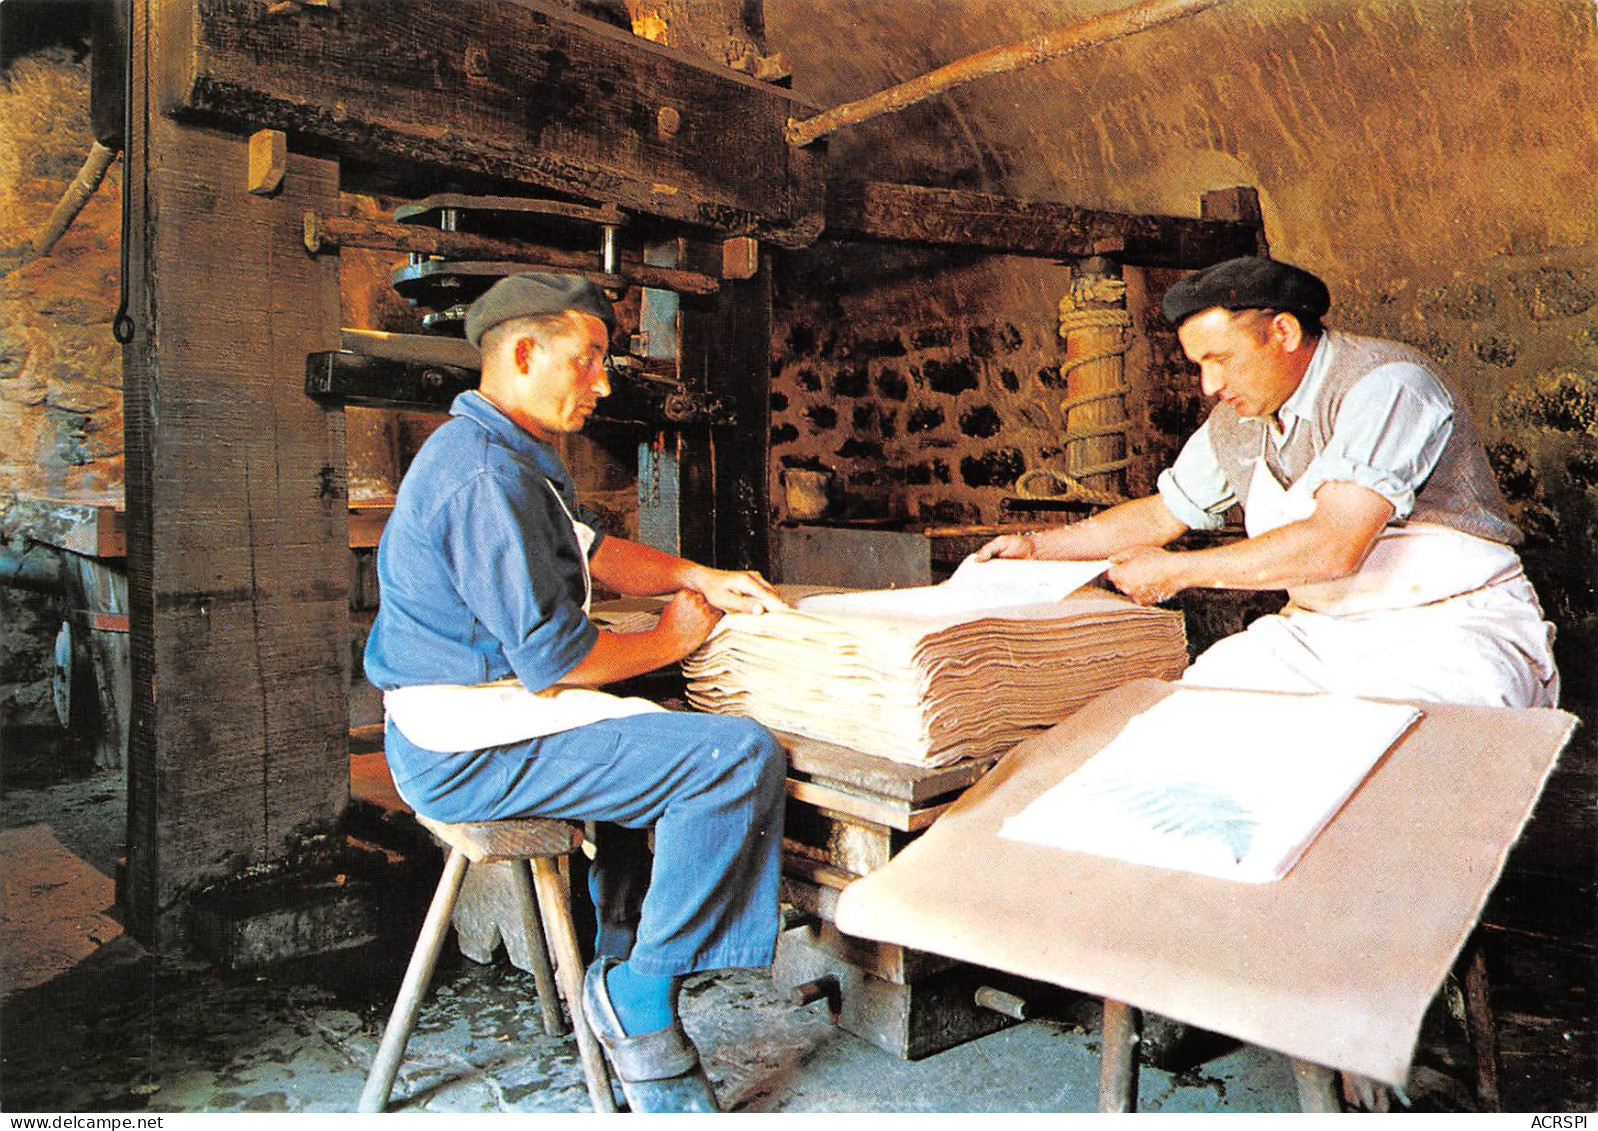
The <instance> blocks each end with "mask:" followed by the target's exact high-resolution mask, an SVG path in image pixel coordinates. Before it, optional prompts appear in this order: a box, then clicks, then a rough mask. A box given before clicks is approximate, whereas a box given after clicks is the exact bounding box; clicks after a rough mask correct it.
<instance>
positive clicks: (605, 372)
mask: <svg viewBox="0 0 1598 1131" xmlns="http://www.w3.org/2000/svg"><path fill="white" fill-rule="evenodd" d="M593 390H594V395H595V396H596V397H608V396H610V369H609V368H608V367H607V366H606V364H605V362H603V361H600V362H598V363H596V364H595V365H594V380H593Z"/></svg>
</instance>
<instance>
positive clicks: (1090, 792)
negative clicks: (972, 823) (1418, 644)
mask: <svg viewBox="0 0 1598 1131" xmlns="http://www.w3.org/2000/svg"><path fill="white" fill-rule="evenodd" d="M1420 714H1421V712H1420V710H1419V708H1416V707H1411V706H1408V705H1405V704H1400V703H1375V702H1371V701H1370V700H1365V699H1354V698H1351V697H1349V696H1342V695H1304V696H1297V695H1271V694H1266V693H1261V692H1253V691H1208V690H1200V689H1196V688H1192V689H1187V688H1184V689H1179V690H1177V691H1175V692H1173V693H1172V694H1171V695H1169V696H1167V697H1166V698H1164V699H1162V700H1160V702H1158V703H1156V704H1155V705H1154V706H1152V707H1150V708H1149V709H1148V710H1147V711H1145V712H1143V713H1142V714H1140V715H1138V716H1137V717H1135V718H1133V719H1132V720H1131V721H1130V722H1128V723H1127V725H1126V728H1125V729H1124V730H1122V731H1121V733H1120V734H1118V735H1116V736H1115V738H1113V739H1112V740H1111V741H1110V742H1109V744H1108V745H1107V746H1105V747H1104V749H1103V750H1100V751H1099V752H1098V753H1097V754H1095V755H1094V756H1093V757H1092V758H1090V759H1088V761H1087V763H1086V764H1085V765H1083V766H1082V767H1081V768H1080V769H1078V770H1077V771H1076V772H1075V773H1072V774H1071V775H1070V776H1068V777H1067V778H1066V779H1065V780H1064V781H1062V782H1060V784H1059V785H1057V786H1055V787H1054V788H1053V789H1050V790H1049V791H1047V792H1046V793H1044V794H1043V795H1042V796H1041V797H1039V798H1038V799H1037V800H1036V801H1034V802H1032V804H1030V805H1028V806H1027V807H1026V808H1025V809H1023V810H1022V811H1021V812H1020V813H1017V814H1016V815H1015V816H1014V817H1011V818H1010V819H1009V820H1008V821H1006V822H1005V823H1004V827H1003V829H1002V830H1001V832H1000V835H1001V836H1004V837H1007V838H1009V839H1011V840H1024V841H1028V842H1030V843H1032V844H1042V845H1050V846H1053V847H1055V848H1065V849H1073V850H1075V851H1078V852H1092V853H1096V854H1098V855H1100V856H1113V857H1115V858H1116V859H1118V860H1129V861H1131V862H1133V863H1135V864H1148V865H1152V866H1154V867H1157V868H1174V869H1176V870H1178V871H1183V872H1197V873H1199V874H1201V875H1206V876H1215V877H1217V878H1219V879H1223V880H1238V881H1242V882H1245V883H1268V882H1270V881H1272V880H1278V879H1281V878H1282V877H1283V876H1284V875H1286V874H1287V872H1288V870H1289V869H1290V868H1292V866H1293V864H1294V863H1295V862H1296V861H1297V860H1298V858H1299V856H1301V855H1302V854H1303V852H1304V850H1305V849H1306V848H1307V847H1309V844H1310V842H1311V841H1312V840H1313V839H1314V838H1315V835H1316V834H1317V833H1319V832H1320V831H1321V829H1323V828H1325V827H1326V823H1327V822H1328V821H1330V820H1331V819H1332V815H1333V814H1334V813H1336V812H1337V810H1338V809H1339V808H1340V807H1341V806H1342V804H1343V802H1344V801H1346V800H1348V796H1349V794H1351V793H1353V792H1354V790H1355V788H1356V787H1358V785H1359V783H1360V782H1361V781H1363V780H1364V779H1365V775H1366V774H1368V773H1370V770H1371V767H1372V766H1374V765H1375V764H1376V762H1377V759H1379V758H1380V757H1381V756H1382V755H1383V754H1385V753H1387V749H1388V747H1390V746H1392V744H1393V743H1394V742H1395V741H1396V740H1397V739H1398V737H1399V735H1401V734H1403V733H1404V732H1405V731H1406V730H1408V729H1409V728H1410V726H1411V725H1413V724H1414V722H1415V720H1417V719H1418V718H1420Z"/></svg>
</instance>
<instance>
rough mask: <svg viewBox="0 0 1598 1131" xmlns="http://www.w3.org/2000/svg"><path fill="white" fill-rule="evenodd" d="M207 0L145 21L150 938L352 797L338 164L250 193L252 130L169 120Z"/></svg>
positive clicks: (333, 816)
mask: <svg viewBox="0 0 1598 1131" xmlns="http://www.w3.org/2000/svg"><path fill="white" fill-rule="evenodd" d="M192 9H193V5H192V4H191V3H190V2H189V0H139V2H138V3H137V4H136V5H135V8H134V12H133V20H134V28H135V37H134V51H133V58H132V60H131V61H130V65H131V67H132V68H133V73H134V82H133V89H132V99H133V107H132V110H133V112H132V114H131V118H132V123H133V129H132V131H131V136H130V138H129V145H128V149H127V151H128V153H129V155H130V158H131V159H130V160H129V161H128V170H127V175H128V176H129V177H130V178H131V179H132V183H131V186H130V188H131V193H132V196H131V200H132V209H131V216H130V222H129V225H128V231H127V233H126V238H128V239H130V240H131V241H132V243H131V246H130V254H131V261H130V267H129V273H130V278H129V286H130V295H131V302H130V312H131V313H132V316H133V321H134V331H133V337H132V340H131V341H130V342H129V343H128V344H127V345H126V347H125V352H124V369H125V388H126V393H125V401H126V419H127V481H126V483H127V519H128V537H127V541H128V590H129V614H130V623H131V635H132V667H133V704H132V712H133V725H132V734H131V738H130V752H129V762H130V765H129V782H128V824H129V828H128V853H127V867H126V869H125V872H124V874H123V876H122V877H121V879H120V882H119V893H118V894H119V899H120V901H121V903H122V904H123V905H124V907H125V909H126V911H127V913H128V918H129V926H130V929H131V930H132V931H133V933H134V934H135V935H137V936H138V937H140V938H141V939H142V940H144V941H145V942H146V943H147V944H150V945H152V946H162V945H166V944H168V943H172V942H176V941H179V940H180V939H181V937H182V934H183V911H184V907H185V902H186V900H185V896H186V894H187V893H188V892H189V891H191V890H192V889H194V888H195V887H197V886H199V885H202V884H204V883H206V882H209V881H212V880H217V879H221V878H225V877H227V876H230V875H234V874H237V873H239V872H240V871H242V870H243V869H245V868H247V867H250V866H252V865H261V864H272V863H276V862H280V861H282V860H285V859H287V858H288V857H289V856H290V855H291V854H292V853H294V852H295V850H296V849H298V848H301V847H303V846H304V844H305V841H306V840H307V838H309V837H310V836H312V835H314V834H319V833H326V832H329V831H331V830H332V829H333V828H334V826H335V824H336V822H337V820H338V818H339V816H340V814H341V812H342V810H343V808H344V805H345V803H346V801H347V798H348V791H349V759H348V747H347V734H348V725H349V724H348V714H347V707H346V700H347V681H348V675H349V665H350V658H349V623H348V616H349V614H348V594H347V591H348V586H349V580H348V575H349V564H348V552H349V551H348V545H347V539H348V534H347V525H346V524H347V518H346V511H347V498H346V490H345V477H344V476H345V473H344V422H343V417H342V415H341V414H339V413H327V412H325V411H324V410H322V409H321V408H320V407H318V406H317V405H315V404H314V403H313V402H311V401H310V400H308V399H307V398H306V396H305V395H304V393H303V391H302V389H303V386H304V379H305V377H304V374H305V355H306V354H307V353H310V352H313V351H320V350H336V349H337V348H338V345H339V290H338V260H337V258H336V257H335V256H324V257H320V258H313V257H311V256H308V255H306V253H305V251H304V248H303V247H302V246H301V242H300V241H301V217H302V216H303V214H304V213H305V212H306V211H308V210H311V209H316V210H320V211H324V212H333V211H335V210H336V209H337V207H338V202H339V195H338V166H337V165H336V164H335V163H333V162H330V161H326V160H319V159H314V158H310V157H306V156H303V155H300V154H291V155H289V158H288V163H287V171H286V175H285V178H284V181H283V185H282V187H281V189H280V190H279V191H278V192H277V193H276V194H275V195H272V196H254V195H251V194H250V193H248V192H247V191H246V188H245V184H244V177H243V176H242V173H243V171H244V170H245V169H246V168H247V167H248V144H247V142H246V141H245V139H244V138H243V137H242V136H235V135H231V134H224V133H219V132H215V131H213V130H209V129H203V128H197V127H192V126H184V125H179V124H178V123H176V122H175V121H173V120H172V119H171V118H169V117H168V116H167V115H166V114H165V113H163V106H164V104H165V100H166V99H167V97H168V92H167V90H166V87H167V85H168V84H167V78H166V76H165V74H164V73H163V70H162V66H161V63H160V62H159V60H162V59H163V58H164V57H165V56H166V54H167V53H168V52H170V51H172V50H173V49H174V48H175V47H177V46H178V45H180V44H181V42H182V40H183V36H184V35H185V34H187V32H186V28H187V26H188V24H187V21H189V20H190V19H192V15H193V11H192Z"/></svg>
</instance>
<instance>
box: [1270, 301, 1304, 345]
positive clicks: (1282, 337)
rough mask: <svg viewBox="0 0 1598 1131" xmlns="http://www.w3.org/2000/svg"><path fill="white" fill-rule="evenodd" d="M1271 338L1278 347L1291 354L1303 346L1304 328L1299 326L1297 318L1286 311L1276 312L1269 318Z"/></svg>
mask: <svg viewBox="0 0 1598 1131" xmlns="http://www.w3.org/2000/svg"><path fill="white" fill-rule="evenodd" d="M1271 337H1273V338H1275V339H1276V342H1277V344H1278V345H1280V346H1281V347H1282V349H1284V350H1286V351H1287V352H1288V353H1292V352H1293V351H1294V350H1296V349H1298V347H1299V346H1301V345H1303V344H1304V327H1303V326H1301V325H1299V321H1298V316H1297V315H1296V314H1289V313H1288V312H1287V311H1285V310H1282V311H1277V312H1276V314H1275V315H1273V316H1272V318H1271Z"/></svg>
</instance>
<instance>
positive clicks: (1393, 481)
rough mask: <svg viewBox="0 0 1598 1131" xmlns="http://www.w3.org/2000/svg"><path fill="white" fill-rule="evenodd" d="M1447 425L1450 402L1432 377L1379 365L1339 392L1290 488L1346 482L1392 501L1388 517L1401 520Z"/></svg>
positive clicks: (1404, 366)
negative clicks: (1326, 427) (1325, 427)
mask: <svg viewBox="0 0 1598 1131" xmlns="http://www.w3.org/2000/svg"><path fill="white" fill-rule="evenodd" d="M1453 427H1454V406H1453V402H1452V400H1451V399H1450V398H1449V395H1448V393H1447V391H1446V390H1445V389H1443V387H1442V386H1441V385H1439V384H1438V382H1437V380H1436V379H1435V378H1434V377H1433V376H1432V375H1431V374H1429V373H1427V372H1426V371H1425V370H1424V369H1422V368H1420V367H1419V366H1417V365H1410V364H1408V363H1406V362H1394V363H1391V364H1389V365H1383V366H1381V367H1379V368H1377V369H1373V370H1371V371H1370V372H1369V373H1367V374H1366V375H1365V376H1364V377H1362V378H1360V380H1359V382H1358V383H1357V384H1356V385H1355V386H1354V387H1353V388H1351V389H1350V390H1349V391H1348V393H1347V394H1346V395H1345V396H1344V397H1343V403H1342V404H1341V405H1340V406H1339V407H1338V411H1337V419H1336V421H1335V422H1334V424H1333V426H1332V435H1331V438H1330V440H1329V442H1328V443H1327V445H1326V447H1325V448H1323V449H1322V450H1321V452H1320V454H1319V455H1317V456H1316V457H1315V459H1314V461H1313V462H1312V463H1311V464H1310V465H1309V467H1307V468H1306V469H1305V470H1304V474H1303V475H1302V476H1301V477H1300V478H1299V480H1298V483H1297V484H1295V486H1297V485H1300V484H1301V485H1302V486H1303V489H1304V490H1305V491H1307V492H1309V493H1310V494H1314V493H1315V491H1316V490H1317V489H1318V488H1319V487H1320V486H1321V484H1323V483H1353V484H1355V485H1356V486H1360V487H1364V488H1366V489H1368V490H1371V491H1374V492H1376V493H1377V494H1378V495H1380V496H1382V498H1384V499H1386V500H1387V501H1388V502H1389V503H1391V504H1392V505H1393V512H1394V514H1393V518H1394V519H1395V520H1402V519H1405V518H1408V517H1409V515H1410V512H1411V511H1413V510H1414V509H1415V496H1416V494H1417V493H1418V492H1419V491H1420V489H1421V488H1422V487H1423V486H1424V485H1425V483H1426V479H1427V478H1428V477H1429V476H1430V475H1431V473H1432V471H1433V469H1434V468H1436V466H1437V461H1438V459H1439V458H1440V457H1441V456H1442V453H1443V447H1444V446H1445V445H1446V444H1447V443H1448V437H1449V434H1450V433H1451V432H1452V431H1453Z"/></svg>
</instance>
